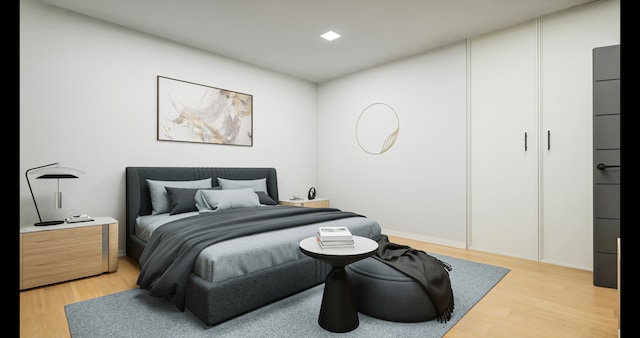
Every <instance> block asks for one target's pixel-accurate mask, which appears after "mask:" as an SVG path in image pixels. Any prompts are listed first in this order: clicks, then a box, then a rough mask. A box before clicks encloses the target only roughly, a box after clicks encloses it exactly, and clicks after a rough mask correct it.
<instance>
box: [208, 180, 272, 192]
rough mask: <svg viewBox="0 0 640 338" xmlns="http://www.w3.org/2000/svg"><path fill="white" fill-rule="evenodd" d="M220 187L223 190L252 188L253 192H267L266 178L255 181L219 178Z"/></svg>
mask: <svg viewBox="0 0 640 338" xmlns="http://www.w3.org/2000/svg"><path fill="white" fill-rule="evenodd" d="M218 185H219V186H221V187H222V190H231V189H246V188H252V189H253V191H264V192H267V179H266V178H259V179H255V180H229V179H226V178H220V177H218Z"/></svg>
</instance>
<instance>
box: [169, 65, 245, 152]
mask: <svg viewBox="0 0 640 338" xmlns="http://www.w3.org/2000/svg"><path fill="white" fill-rule="evenodd" d="M158 140H160V141H177V142H192V143H211V144H229V145H238V146H249V147H251V146H253V95H249V94H244V93H238V92H234V91H231V90H226V89H220V88H216V87H211V86H205V85H201V84H197V83H192V82H187V81H181V80H176V79H171V78H168V77H163V76H158Z"/></svg>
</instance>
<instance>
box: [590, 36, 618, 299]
mask: <svg viewBox="0 0 640 338" xmlns="http://www.w3.org/2000/svg"><path fill="white" fill-rule="evenodd" d="M620 170H621V168H620V45H615V46H607V47H600V48H594V49H593V253H594V255H593V284H594V285H596V286H604V287H610V288H616V287H617V280H618V279H617V271H618V269H617V241H618V237H620Z"/></svg>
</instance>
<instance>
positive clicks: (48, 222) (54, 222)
mask: <svg viewBox="0 0 640 338" xmlns="http://www.w3.org/2000/svg"><path fill="white" fill-rule="evenodd" d="M62 223H64V221H45V222H39V223H36V224H34V225H35V226H37V227H40V226H47V225H57V224H62Z"/></svg>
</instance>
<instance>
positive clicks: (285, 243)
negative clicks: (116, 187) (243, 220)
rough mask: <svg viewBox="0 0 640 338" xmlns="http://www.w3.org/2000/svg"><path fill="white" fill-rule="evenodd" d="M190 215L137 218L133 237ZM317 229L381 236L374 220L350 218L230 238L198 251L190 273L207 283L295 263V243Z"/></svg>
mask: <svg viewBox="0 0 640 338" xmlns="http://www.w3.org/2000/svg"><path fill="white" fill-rule="evenodd" d="M194 215H198V212H189V213H183V214H177V215H169V214H158V215H145V216H138V218H137V219H136V224H135V231H136V235H137V236H139V237H140V238H141V239H142V240H144V241H145V242H146V241H148V240H149V238H151V235H152V234H153V231H154V230H155V229H157V228H158V227H160V226H161V225H163V224H166V223H167V222H171V221H173V220H176V219H180V218H185V217H189V216H194ZM319 226H346V227H347V228H348V229H349V231H351V233H352V234H353V235H354V236H362V237H368V238H372V237H375V236H378V235H380V233H381V227H380V225H379V224H378V223H377V222H376V221H374V220H372V219H369V218H366V217H350V218H345V219H340V220H334V221H327V222H322V223H315V224H310V225H304V226H299V227H295V228H289V229H283V230H276V231H270V232H266V233H260V234H254V235H249V236H244V237H239V238H234V239H231V240H227V241H224V242H221V243H217V244H214V245H211V246H209V247H207V248H205V249H204V250H202V251H201V252H200V254H199V255H198V258H197V259H196V262H195V263H194V266H193V272H194V273H196V274H198V275H199V276H200V277H202V278H203V279H204V280H207V281H209V282H219V281H224V280H227V279H230V278H234V277H238V276H241V275H244V274H247V273H251V272H256V271H259V270H262V269H266V268H269V267H272V266H276V265H279V264H284V263H288V262H291V261H295V260H298V259H300V258H303V257H306V255H304V254H303V253H302V252H301V251H300V250H299V248H298V244H299V243H300V241H301V240H302V239H304V238H307V237H310V236H315V234H316V232H317V230H318V227H319Z"/></svg>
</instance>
